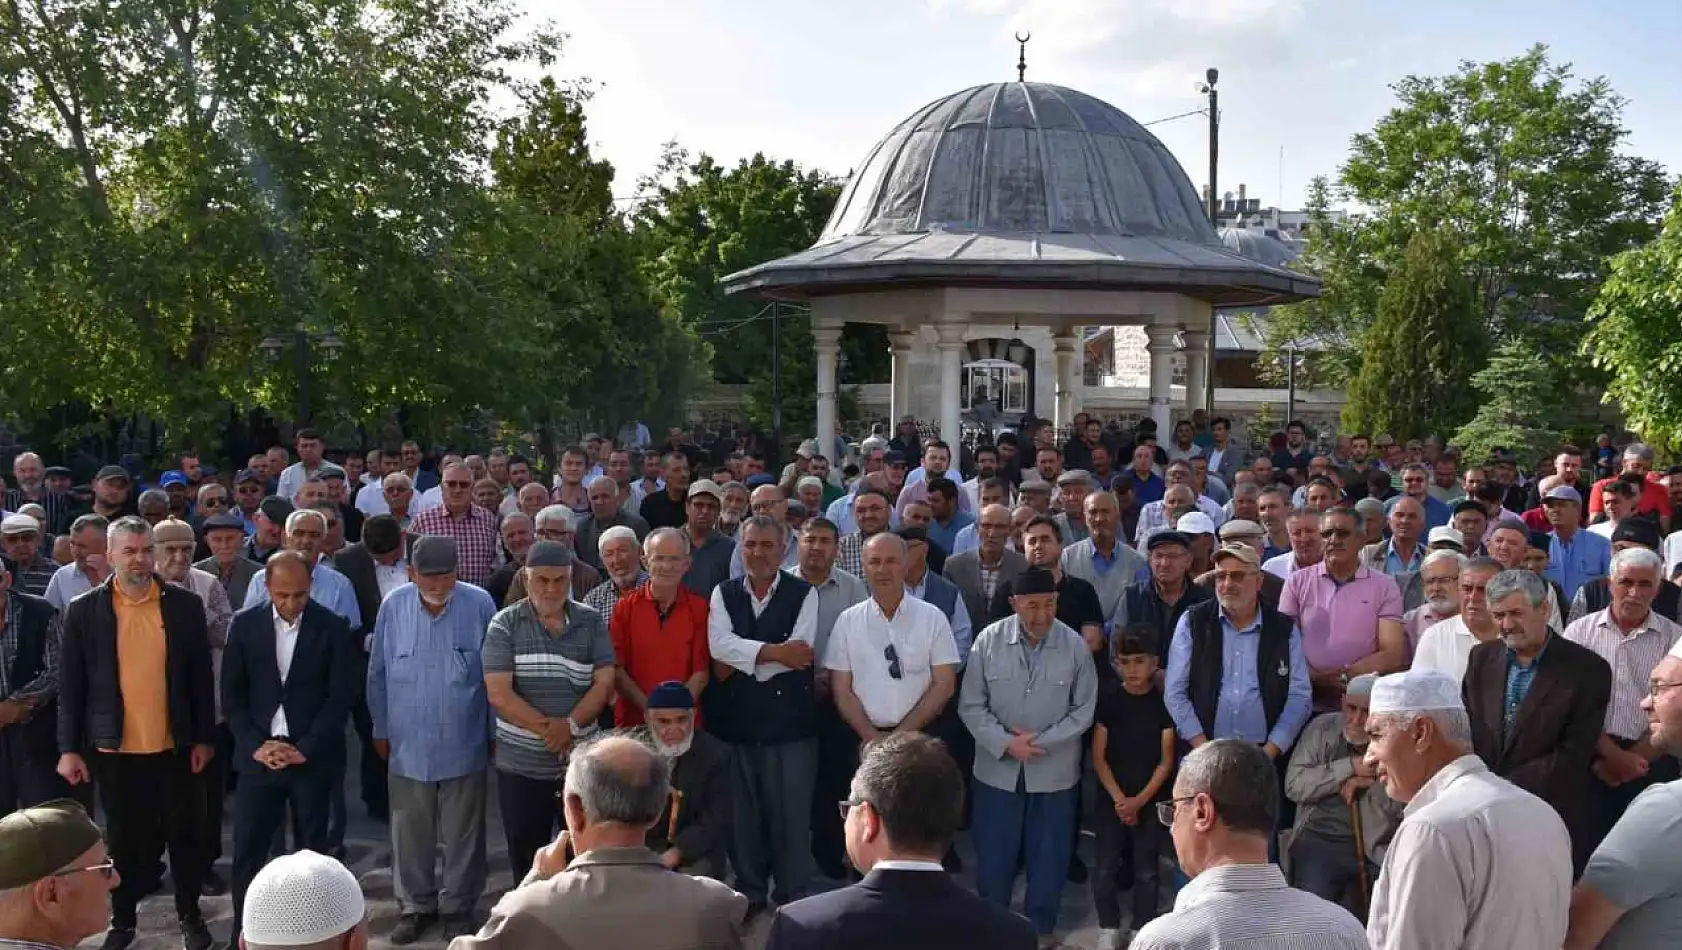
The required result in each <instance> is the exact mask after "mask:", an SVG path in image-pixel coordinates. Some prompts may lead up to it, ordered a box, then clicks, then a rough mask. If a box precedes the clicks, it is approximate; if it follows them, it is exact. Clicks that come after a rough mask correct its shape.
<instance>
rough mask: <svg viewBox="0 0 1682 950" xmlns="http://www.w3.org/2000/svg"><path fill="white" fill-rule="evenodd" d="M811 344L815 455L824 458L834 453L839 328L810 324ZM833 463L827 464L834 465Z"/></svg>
mask: <svg viewBox="0 0 1682 950" xmlns="http://www.w3.org/2000/svg"><path fill="white" fill-rule="evenodd" d="M812 343H813V346H814V349H815V350H816V351H817V357H818V431H817V432H816V433H815V435H816V436H817V441H818V452H820V453H821V454H822V455H823V456H824V457H825V458H828V457H829V456H831V455H833V454H835V425H836V418H835V408H836V399H835V397H836V391H835V389H836V387H835V362H836V359H837V357H838V356H839V355H840V353H841V328H840V327H839V326H835V325H831V324H822V323H818V322H817V321H815V320H814V321H813V322H812ZM838 462H839V460H834V461H832V462H831V464H836V463H838Z"/></svg>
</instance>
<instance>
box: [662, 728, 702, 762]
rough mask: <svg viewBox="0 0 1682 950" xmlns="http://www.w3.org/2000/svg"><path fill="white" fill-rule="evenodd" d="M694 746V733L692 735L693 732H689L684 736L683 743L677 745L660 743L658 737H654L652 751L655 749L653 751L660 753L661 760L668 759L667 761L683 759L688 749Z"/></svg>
mask: <svg viewBox="0 0 1682 950" xmlns="http://www.w3.org/2000/svg"><path fill="white" fill-rule="evenodd" d="M694 744H695V733H693V732H691V733H690V734H689V735H687V736H684V737H683V741H682V742H679V743H678V744H677V745H667V744H665V743H664V742H661V741H660V737H659V736H655V737H654V749H655V751H656V752H659V753H660V757H661V758H663V759H668V760H670V759H681V758H683V756H684V753H686V752H688V751H689V747H690V746H692V745H694Z"/></svg>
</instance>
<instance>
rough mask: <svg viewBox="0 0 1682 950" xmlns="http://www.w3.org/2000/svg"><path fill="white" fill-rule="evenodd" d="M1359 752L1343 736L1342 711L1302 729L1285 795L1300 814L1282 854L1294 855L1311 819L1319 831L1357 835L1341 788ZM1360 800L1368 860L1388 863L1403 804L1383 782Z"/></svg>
mask: <svg viewBox="0 0 1682 950" xmlns="http://www.w3.org/2000/svg"><path fill="white" fill-rule="evenodd" d="M1358 754H1359V753H1358V752H1357V750H1356V749H1355V747H1354V746H1352V745H1350V744H1349V740H1348V739H1346V738H1345V737H1344V735H1343V713H1341V712H1330V713H1324V714H1322V715H1320V716H1317V717H1315V718H1314V719H1313V720H1312V721H1310V722H1309V724H1308V725H1307V727H1305V728H1304V729H1303V730H1302V735H1300V736H1298V737H1297V744H1296V745H1295V746H1293V747H1292V748H1291V762H1290V764H1289V765H1288V766H1287V767H1286V768H1285V795H1286V797H1288V798H1290V800H1291V801H1293V802H1296V803H1297V818H1296V822H1295V823H1294V824H1293V825H1292V826H1291V831H1290V835H1289V837H1287V838H1286V839H1285V840H1284V841H1283V842H1281V846H1280V849H1279V850H1280V852H1281V853H1289V851H1290V849H1291V843H1292V842H1294V841H1295V840H1296V839H1297V837H1298V836H1300V835H1302V834H1304V829H1305V828H1306V827H1307V826H1308V825H1309V824H1310V823H1311V822H1312V823H1313V825H1314V827H1315V828H1317V829H1327V828H1329V829H1335V830H1336V831H1337V832H1339V833H1340V837H1341V838H1343V839H1345V840H1351V841H1352V840H1353V839H1354V824H1353V823H1352V822H1351V821H1350V817H1349V806H1348V805H1346V804H1344V801H1343V796H1342V795H1340V794H1339V793H1338V789H1339V787H1340V786H1342V785H1343V782H1344V780H1346V779H1348V778H1349V777H1350V776H1352V775H1354V774H1355V763H1354V761H1353V759H1352V756H1355V755H1358ZM1359 800H1360V803H1361V836H1362V838H1363V839H1364V841H1365V844H1366V849H1367V860H1369V861H1371V862H1372V863H1374V864H1383V863H1384V851H1385V849H1386V848H1388V847H1389V846H1390V838H1391V837H1392V836H1393V835H1395V833H1396V826H1397V825H1399V824H1401V821H1402V805H1401V803H1399V802H1397V801H1394V800H1393V799H1391V798H1390V796H1389V795H1387V794H1385V792H1384V783H1383V782H1374V783H1373V784H1372V786H1371V787H1370V788H1368V789H1366V790H1365V791H1363V792H1361V795H1360V799H1359ZM1309 833H1313V831H1312V830H1311V831H1310V832H1309ZM1350 847H1354V846H1353V845H1351V846H1350Z"/></svg>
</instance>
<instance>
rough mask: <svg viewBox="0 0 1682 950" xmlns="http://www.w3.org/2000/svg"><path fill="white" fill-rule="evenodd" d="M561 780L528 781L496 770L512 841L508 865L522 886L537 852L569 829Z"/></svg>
mask: <svg viewBox="0 0 1682 950" xmlns="http://www.w3.org/2000/svg"><path fill="white" fill-rule="evenodd" d="M560 790H561V780H560V779H538V778H528V777H526V776H524V775H515V774H514V773H513V772H506V771H503V770H502V769H497V770H496V801H497V805H498V806H499V807H500V808H501V809H502V832H503V834H504V835H505V836H506V837H507V838H508V863H509V865H510V866H511V867H512V868H513V871H514V882H515V883H516V884H518V883H519V882H520V881H521V880H523V879H524V878H525V876H526V872H527V871H530V870H531V862H532V860H533V859H534V858H535V857H537V850H538V849H539V848H542V847H544V846H545V845H548V844H549V843H550V842H551V841H554V840H555V834H556V832H557V831H558V830H559V828H560V827H562V826H563V825H565V823H566V818H565V817H564V816H563V814H562V812H561V800H560V799H559V798H558V797H556V793H557V792H559V791H560Z"/></svg>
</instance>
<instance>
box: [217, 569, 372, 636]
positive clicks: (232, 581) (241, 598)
mask: <svg viewBox="0 0 1682 950" xmlns="http://www.w3.org/2000/svg"><path fill="white" fill-rule="evenodd" d="M193 566H194V567H196V568H198V569H199V570H201V571H204V572H205V573H206V574H213V575H215V577H216V579H217V580H221V581H225V582H226V583H224V584H223V589H224V590H226V591H227V592H228V603H230V604H243V603H245V590H246V588H248V587H250V586H251V579H252V578H253V577H256V576H257V575H258V574H260V573H262V571H263V565H261V564H258V563H257V562H256V561H253V560H251V559H250V558H247V557H238V558H235V559H234V565H233V568H232V569H231V570H230V571H229V573H228V576H227V577H226V578H224V577H223V576H222V567H221V565H220V564H217V563H216V559H215V558H213V557H207V558H205V559H204V560H202V561H195V562H194V563H193ZM234 609H235V610H238V609H239V608H238V607H237V606H236V607H235V608H234ZM368 629H370V630H372V629H374V622H373V621H372V620H370V621H368Z"/></svg>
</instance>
